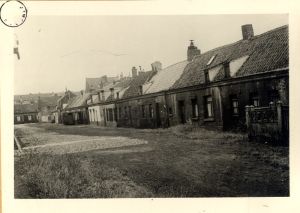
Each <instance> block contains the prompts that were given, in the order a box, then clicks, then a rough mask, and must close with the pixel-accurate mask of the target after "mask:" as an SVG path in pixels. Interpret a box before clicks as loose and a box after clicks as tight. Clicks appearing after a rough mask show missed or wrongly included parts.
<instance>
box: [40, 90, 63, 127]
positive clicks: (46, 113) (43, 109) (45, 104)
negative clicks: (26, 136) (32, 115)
mask: <svg viewBox="0 0 300 213" xmlns="http://www.w3.org/2000/svg"><path fill="white" fill-rule="evenodd" d="M59 98H60V96H58V95H57V94H54V95H52V96H46V97H40V96H39V97H38V103H37V105H38V120H39V122H51V123H54V122H55V117H54V115H53V112H54V111H55V110H56V106H57V101H58V100H59Z"/></svg>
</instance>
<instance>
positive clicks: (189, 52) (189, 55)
mask: <svg viewBox="0 0 300 213" xmlns="http://www.w3.org/2000/svg"><path fill="white" fill-rule="evenodd" d="M190 41H191V43H190V46H189V47H188V50H187V60H188V61H192V60H193V58H194V57H195V56H196V55H200V54H201V52H200V50H199V49H198V48H197V47H196V46H195V45H194V42H193V40H190Z"/></svg>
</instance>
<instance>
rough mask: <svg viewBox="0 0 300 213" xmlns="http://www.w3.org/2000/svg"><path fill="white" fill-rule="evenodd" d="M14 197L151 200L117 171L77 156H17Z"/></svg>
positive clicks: (141, 188)
mask: <svg viewBox="0 0 300 213" xmlns="http://www.w3.org/2000/svg"><path fill="white" fill-rule="evenodd" d="M15 158H16V159H15V198H112V197H115V198H116V197H145V196H147V197H151V193H148V192H147V191H146V190H145V189H144V188H143V187H140V186H137V185H136V184H135V183H134V182H132V181H131V180H130V179H129V178H128V177H126V176H124V175H123V174H122V173H121V172H120V171H119V170H118V169H116V168H111V167H108V166H107V165H100V166H99V164H98V165H97V167H96V166H95V165H94V162H93V161H91V159H88V158H81V157H78V156H75V155H57V156H54V155H47V154H26V155H22V156H19V157H15Z"/></svg>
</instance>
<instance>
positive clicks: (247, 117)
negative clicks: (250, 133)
mask: <svg viewBox="0 0 300 213" xmlns="http://www.w3.org/2000/svg"><path fill="white" fill-rule="evenodd" d="M249 111H250V106H248V105H246V126H247V129H249V126H250V117H249Z"/></svg>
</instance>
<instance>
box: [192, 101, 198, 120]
mask: <svg viewBox="0 0 300 213" xmlns="http://www.w3.org/2000/svg"><path fill="white" fill-rule="evenodd" d="M192 116H193V118H196V117H198V116H199V113H198V104H197V99H196V98H193V99H192Z"/></svg>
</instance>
